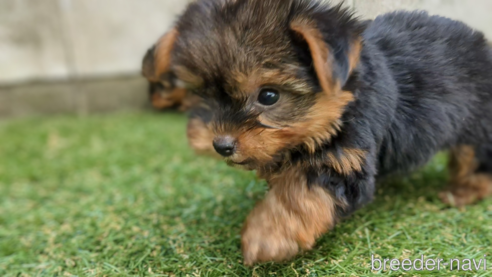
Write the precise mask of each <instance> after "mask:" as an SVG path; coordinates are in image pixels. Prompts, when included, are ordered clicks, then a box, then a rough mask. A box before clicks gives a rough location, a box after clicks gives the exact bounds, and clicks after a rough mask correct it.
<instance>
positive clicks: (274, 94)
mask: <svg viewBox="0 0 492 277" xmlns="http://www.w3.org/2000/svg"><path fill="white" fill-rule="evenodd" d="M279 99H280V94H279V93H278V91H276V90H274V89H270V88H268V89H262V90H261V91H260V95H258V102H259V103H260V104H262V105H264V106H271V105H273V104H275V103H277V102H278V100H279Z"/></svg>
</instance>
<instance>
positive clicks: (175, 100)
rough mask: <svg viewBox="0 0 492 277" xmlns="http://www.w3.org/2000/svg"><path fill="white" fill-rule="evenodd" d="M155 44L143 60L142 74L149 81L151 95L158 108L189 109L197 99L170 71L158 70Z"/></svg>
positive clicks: (153, 105) (182, 110)
mask: <svg viewBox="0 0 492 277" xmlns="http://www.w3.org/2000/svg"><path fill="white" fill-rule="evenodd" d="M156 70H157V68H156V66H155V46H154V47H152V48H151V49H149V50H148V51H147V54H146V55H145V57H144V59H143V62H142V75H143V76H144V77H145V78H147V80H148V81H149V88H148V90H149V97H150V103H151V104H152V107H154V109H156V110H159V111H160V110H167V109H177V110H179V111H181V112H184V111H187V110H189V109H190V108H191V106H193V104H194V102H195V99H194V98H193V97H190V95H189V94H188V93H187V91H186V89H185V88H182V87H179V86H178V83H179V81H178V80H177V79H176V77H175V76H174V74H173V73H172V72H170V71H166V72H156Z"/></svg>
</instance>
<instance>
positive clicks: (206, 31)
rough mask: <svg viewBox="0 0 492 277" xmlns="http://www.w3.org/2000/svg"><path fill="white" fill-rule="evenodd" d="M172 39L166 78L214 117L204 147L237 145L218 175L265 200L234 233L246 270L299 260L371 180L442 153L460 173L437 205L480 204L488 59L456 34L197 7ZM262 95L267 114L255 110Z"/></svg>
mask: <svg viewBox="0 0 492 277" xmlns="http://www.w3.org/2000/svg"><path fill="white" fill-rule="evenodd" d="M172 32H173V34H175V35H174V36H173V37H172V39H169V40H167V41H166V42H165V45H173V47H172V51H170V50H169V51H170V53H161V55H163V56H166V55H169V56H170V57H171V62H170V64H169V70H170V71H172V72H173V73H174V74H176V76H177V77H178V78H179V79H180V80H181V81H183V82H185V83H187V84H188V86H189V87H190V88H191V89H193V91H194V92H195V93H196V94H197V95H199V96H200V97H202V98H203V101H205V103H207V106H209V107H211V111H213V115H212V118H211V128H212V130H213V132H214V134H215V136H216V137H223V136H228V137H233V138H234V139H235V148H234V155H232V156H230V157H228V158H227V160H228V162H229V163H231V164H240V165H241V166H243V167H246V168H247V169H255V170H257V171H258V174H259V176H260V177H263V178H265V179H267V180H268V182H269V185H270V187H271V190H270V192H269V193H268V195H267V196H266V198H265V200H264V201H262V202H261V203H259V204H258V206H257V207H256V208H255V210H254V211H253V213H252V214H251V215H250V216H249V217H248V220H247V223H246V224H245V227H244V230H243V240H242V243H243V252H244V256H245V262H246V263H247V264H253V263H255V262H259V261H268V260H276V261H278V260H283V259H287V258H290V257H292V256H293V255H295V254H296V253H297V252H298V248H299V247H300V248H304V249H309V248H310V247H311V246H312V245H313V244H314V241H315V239H316V238H317V237H319V236H320V235H321V234H322V233H323V232H325V231H326V230H328V229H329V228H331V227H332V226H334V224H335V223H336V222H338V221H339V219H340V218H343V217H344V216H347V215H349V214H350V213H351V212H353V211H354V210H356V209H358V208H360V207H362V206H363V205H364V204H366V203H368V202H370V201H371V200H372V198H373V195H374V191H375V185H376V179H377V178H383V177H384V176H386V175H388V174H393V173H402V172H409V171H411V170H414V169H417V168H418V167H420V166H422V165H424V164H426V163H427V162H428V161H429V160H430V159H431V158H432V157H433V156H434V154H436V153H437V152H438V151H441V150H446V149H454V150H453V151H452V156H453V158H452V160H453V161H454V162H453V163H452V166H453V167H452V169H453V170H455V171H460V172H463V173H462V174H453V176H452V177H453V181H452V187H451V189H450V190H449V191H446V192H444V193H443V194H442V195H441V198H443V200H444V201H445V202H447V203H450V204H456V205H464V204H469V203H471V202H474V201H476V200H479V199H482V198H483V197H485V196H487V195H489V194H490V193H491V191H492V190H491V186H492V183H491V182H490V175H489V174H490V172H491V167H490V162H487V161H489V160H490V158H491V155H490V153H491V151H490V149H491V146H490V145H492V144H491V142H492V113H490V111H491V110H492V51H491V49H490V48H489V47H488V46H487V43H486V40H485V38H484V36H483V34H482V33H480V32H478V31H474V30H472V29H471V28H469V27H467V26H466V25H465V24H463V23H461V22H457V21H453V20H450V19H447V18H443V17H439V16H430V15H428V14H427V13H425V12H394V13H390V14H386V15H383V16H380V17H378V18H376V19H375V20H374V21H371V22H362V21H359V20H357V19H356V18H354V17H353V16H352V14H351V13H350V12H348V11H347V10H345V9H344V8H342V7H340V6H330V5H328V4H325V3H323V2H321V1H316V0H313V1H308V0H198V1H195V2H194V3H192V4H190V6H189V7H188V9H187V10H186V11H185V13H184V14H183V15H182V16H181V18H180V19H179V20H178V22H177V24H176V27H175V29H173V31H172ZM167 49H168V48H167ZM165 50H166V49H164V51H165ZM264 87H269V88H274V89H275V90H277V91H279V92H280V100H279V102H278V103H276V104H275V105H272V106H268V107H266V106H263V105H260V104H259V103H258V102H257V99H258V94H259V92H260V91H261V89H262V88H264ZM271 234H275V235H271Z"/></svg>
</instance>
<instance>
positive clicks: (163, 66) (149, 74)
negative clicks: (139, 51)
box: [142, 28, 178, 82]
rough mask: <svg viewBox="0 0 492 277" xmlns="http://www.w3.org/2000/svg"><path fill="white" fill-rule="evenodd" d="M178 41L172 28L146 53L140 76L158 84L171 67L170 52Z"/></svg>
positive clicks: (176, 33)
mask: <svg viewBox="0 0 492 277" xmlns="http://www.w3.org/2000/svg"><path fill="white" fill-rule="evenodd" d="M177 39H178V31H177V30H176V29H175V28H173V29H171V30H170V31H169V32H168V33H167V34H165V35H164V36H163V37H161V38H160V39H159V41H158V42H157V44H156V45H155V46H154V47H152V48H151V49H149V51H147V54H146V55H145V57H144V60H143V63H142V74H143V75H144V76H145V77H146V78H147V79H148V80H149V81H151V82H159V81H160V78H161V76H162V75H163V74H166V73H168V72H169V70H170V67H171V52H172V50H173V48H174V43H175V42H176V40H177Z"/></svg>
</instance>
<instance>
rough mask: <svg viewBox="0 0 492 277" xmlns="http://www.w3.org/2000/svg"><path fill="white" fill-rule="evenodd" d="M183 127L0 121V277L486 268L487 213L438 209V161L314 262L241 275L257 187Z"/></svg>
mask: <svg viewBox="0 0 492 277" xmlns="http://www.w3.org/2000/svg"><path fill="white" fill-rule="evenodd" d="M185 122H186V119H185V117H184V116H180V115H172V114H171V115H158V114H119V115H111V116H93V117H88V118H76V117H59V118H48V119H24V120H15V121H10V122H1V123H0V276H73V275H78V276H327V275H335V276H372V275H373V274H374V275H375V274H376V272H371V269H370V263H371V254H375V255H377V256H380V257H383V258H405V257H411V258H416V257H420V255H422V254H423V255H426V257H437V256H439V257H441V258H444V259H448V258H482V257H483V255H485V254H487V255H488V256H489V259H488V263H489V265H492V246H491V245H492V201H490V200H489V201H484V202H482V203H479V204H478V205H475V206H471V207H467V208H465V209H462V210H459V209H454V208H447V207H445V206H444V205H442V204H441V203H440V202H439V200H438V199H437V197H436V195H437V193H438V191H439V190H440V189H441V188H442V187H443V186H444V185H445V183H446V169H445V167H444V163H445V157H444V156H440V157H438V158H437V159H436V161H434V162H433V163H432V164H431V165H429V166H428V167H427V168H425V169H423V170H422V171H420V172H418V173H416V174H414V175H413V176H412V177H409V178H404V179H397V180H393V181H391V182H387V183H385V184H383V185H382V186H381V187H380V188H379V190H378V193H377V197H376V200H375V202H374V203H373V204H371V205H369V206H368V207H366V208H364V209H363V210H361V211H359V212H357V213H356V214H355V215H353V216H352V217H350V218H349V219H347V220H346V221H344V222H343V223H341V224H339V225H338V226H337V227H336V229H335V230H333V231H332V232H330V233H329V234H327V235H326V236H324V237H323V238H322V239H320V241H319V243H318V245H317V247H316V248H315V250H314V251H311V252H309V253H306V254H304V255H301V256H299V257H298V258H296V259H295V260H293V261H290V262H287V263H283V264H275V263H266V264H262V265H258V266H256V267H254V268H248V267H245V266H243V265H242V263H241V259H242V257H241V253H240V237H239V233H240V229H241V225H242V221H243V220H244V218H245V217H246V215H247V214H248V211H249V210H251V208H252V207H253V205H254V203H255V202H256V201H258V200H259V199H261V198H262V196H263V195H264V192H265V190H266V184H265V183H264V182H263V181H260V180H257V179H256V178H255V176H254V174H253V173H251V172H242V171H238V170H236V169H232V168H229V167H227V166H226V165H225V164H223V163H222V162H217V161H215V160H213V159H211V158H207V157H196V156H195V155H194V154H193V153H192V152H191V151H190V150H189V149H188V148H187V144H186V139H185V136H184V130H185ZM489 268H490V266H489ZM379 274H380V275H383V276H404V275H406V276H420V275H428V276H451V275H456V276H492V273H491V271H477V272H449V271H447V270H443V271H441V272H416V271H413V272H409V273H406V272H403V271H398V272H391V271H386V272H381V273H379Z"/></svg>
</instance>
